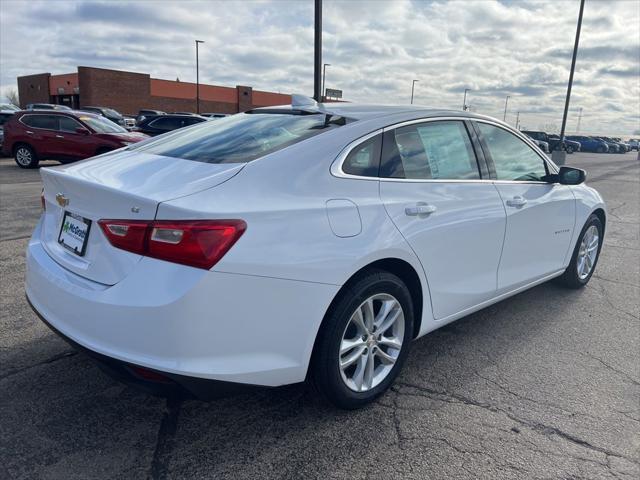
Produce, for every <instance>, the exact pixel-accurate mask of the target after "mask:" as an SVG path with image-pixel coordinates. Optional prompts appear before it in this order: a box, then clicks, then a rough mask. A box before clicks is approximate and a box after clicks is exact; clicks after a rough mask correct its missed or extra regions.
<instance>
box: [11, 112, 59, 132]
mask: <svg viewBox="0 0 640 480" xmlns="http://www.w3.org/2000/svg"><path fill="white" fill-rule="evenodd" d="M20 121H21V122H22V123H24V124H25V125H27V126H28V127H33V128H44V129H47V130H57V129H58V117H57V116H54V115H24V116H23V117H22V118H21V119H20Z"/></svg>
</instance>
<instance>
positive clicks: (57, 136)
mask: <svg viewBox="0 0 640 480" xmlns="http://www.w3.org/2000/svg"><path fill="white" fill-rule="evenodd" d="M56 138H64V135H56Z"/></svg>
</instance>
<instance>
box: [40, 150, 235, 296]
mask: <svg viewBox="0 0 640 480" xmlns="http://www.w3.org/2000/svg"><path fill="white" fill-rule="evenodd" d="M243 167H244V164H209V163H202V162H195V161H191V160H182V159H178V158H172V157H164V156H158V155H152V154H146V153H139V152H133V151H127V150H121V151H117V152H114V153H109V154H105V155H102V156H100V157H96V158H94V159H91V160H85V161H82V162H78V163H75V164H71V165H65V166H62V167H54V168H43V169H41V170H40V173H41V176H42V182H43V185H44V192H45V201H46V211H45V213H44V222H43V230H42V242H43V244H44V247H45V249H46V250H47V252H48V253H49V255H50V256H51V257H52V258H53V259H54V260H55V261H56V262H58V263H59V264H60V265H62V266H63V267H65V268H67V269H68V270H71V271H72V272H74V273H76V274H78V275H81V276H83V277H85V278H88V279H90V280H93V281H95V282H99V283H103V284H105V285H114V284H116V283H118V282H119V281H120V280H122V279H123V278H124V277H125V276H126V275H127V274H129V272H130V271H131V270H132V269H133V268H134V267H135V265H136V264H137V263H138V262H139V261H140V258H141V256H140V255H137V254H134V253H131V252H126V251H124V250H120V249H118V248H115V247H113V246H112V245H111V244H110V243H109V241H108V240H107V238H106V237H105V235H104V234H103V232H102V230H101V229H100V226H99V225H98V223H97V222H98V220H100V219H133V220H152V219H154V218H155V216H156V211H157V207H158V204H159V203H160V202H164V201H167V200H172V199H176V198H179V197H184V196H186V195H191V194H193V193H196V192H199V191H202V190H206V189H208V188H212V187H215V186H216V185H219V184H221V183H223V182H225V181H227V180H229V179H230V178H232V177H233V176H234V175H236V174H237V173H238V172H239V171H240V170H242V168H243ZM67 202H68V203H67ZM65 203H66V204H65ZM65 212H69V213H71V214H74V215H77V216H80V217H84V218H86V219H88V220H91V224H90V227H89V231H88V238H87V244H86V250H85V253H84V255H83V256H80V255H77V254H75V253H73V252H72V251H70V250H69V249H67V248H65V247H64V246H63V245H61V244H60V243H59V242H58V238H59V235H60V230H61V228H62V222H63V219H64V216H65Z"/></svg>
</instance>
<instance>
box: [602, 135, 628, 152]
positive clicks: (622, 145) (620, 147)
mask: <svg viewBox="0 0 640 480" xmlns="http://www.w3.org/2000/svg"><path fill="white" fill-rule="evenodd" d="M602 139H603V140H605V141H607V142H610V143H615V144H616V145H618V153H627V152H628V151H630V150H631V147H629V145H628V144H627V143H625V142H623V141H622V140H621V139H620V138H613V137H602Z"/></svg>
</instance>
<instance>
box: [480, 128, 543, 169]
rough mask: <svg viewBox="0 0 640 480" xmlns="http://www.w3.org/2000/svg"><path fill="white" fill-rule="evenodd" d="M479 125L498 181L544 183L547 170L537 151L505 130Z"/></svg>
mask: <svg viewBox="0 0 640 480" xmlns="http://www.w3.org/2000/svg"><path fill="white" fill-rule="evenodd" d="M477 125H478V128H479V129H480V133H481V134H482V139H483V141H484V144H485V145H486V147H487V149H488V150H489V152H488V153H489V154H490V155H491V158H492V160H493V164H494V166H495V169H496V178H497V179H498V180H515V181H542V179H543V177H544V176H545V175H546V174H547V169H546V165H545V162H544V160H542V158H541V157H540V156H539V155H538V154H537V153H536V152H535V150H533V149H532V148H531V147H530V146H529V145H527V144H526V143H525V142H523V141H522V140H521V139H519V138H518V137H516V136H515V135H514V134H512V133H510V132H508V131H506V130H505V129H503V128H500V127H496V126H494V125H490V124H488V123H480V122H479V123H478V124H477Z"/></svg>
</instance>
